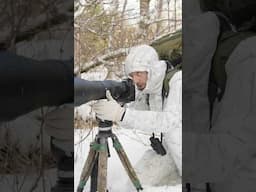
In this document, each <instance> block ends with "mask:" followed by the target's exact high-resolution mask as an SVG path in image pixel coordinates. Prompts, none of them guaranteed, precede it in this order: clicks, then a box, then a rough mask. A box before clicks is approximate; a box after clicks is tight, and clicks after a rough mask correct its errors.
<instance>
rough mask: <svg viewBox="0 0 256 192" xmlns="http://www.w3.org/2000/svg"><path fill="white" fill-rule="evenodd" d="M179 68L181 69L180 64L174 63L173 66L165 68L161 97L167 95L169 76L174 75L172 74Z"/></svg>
mask: <svg viewBox="0 0 256 192" xmlns="http://www.w3.org/2000/svg"><path fill="white" fill-rule="evenodd" d="M180 70H181V64H179V65H176V66H175V67H174V68H172V69H168V70H167V72H166V74H165V77H164V81H163V97H168V94H169V89H170V87H169V82H170V80H171V78H172V77H173V76H174V74H175V73H176V72H178V71H180Z"/></svg>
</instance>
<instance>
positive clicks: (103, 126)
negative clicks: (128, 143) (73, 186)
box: [77, 121, 143, 192]
mask: <svg viewBox="0 0 256 192" xmlns="http://www.w3.org/2000/svg"><path fill="white" fill-rule="evenodd" d="M112 125H113V123H112V122H111V121H99V132H98V134H97V135H96V137H95V140H94V141H93V142H92V143H91V144H90V151H89V155H88V157H87V159H86V162H85V164H84V167H83V170H82V174H81V177H80V182H79V186H78V188H77V192H83V189H84V186H85V185H86V182H87V180H88V179H89V177H90V176H91V188H90V192H107V191H108V190H107V161H108V157H110V153H109V146H108V138H111V139H112V142H113V147H114V148H115V150H116V152H117V154H118V156H119V158H120V160H121V162H122V165H123V166H124V168H125V170H126V172H127V174H128V176H129V178H130V180H131V181H132V183H133V185H134V187H135V188H136V189H137V191H140V190H142V189H143V188H142V186H141V184H140V181H139V179H138V177H137V175H136V173H135V171H134V169H133V167H132V165H131V163H130V161H129V159H128V157H127V155H126V153H125V151H124V149H123V147H122V145H121V143H120V142H119V140H118V138H117V136H116V135H115V134H114V133H112Z"/></svg>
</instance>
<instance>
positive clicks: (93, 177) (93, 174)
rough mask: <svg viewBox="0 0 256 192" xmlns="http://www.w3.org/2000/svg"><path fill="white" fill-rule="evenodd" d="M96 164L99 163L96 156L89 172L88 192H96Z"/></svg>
mask: <svg viewBox="0 0 256 192" xmlns="http://www.w3.org/2000/svg"><path fill="white" fill-rule="evenodd" d="M98 162H99V156H98V155H97V158H96V160H95V162H94V166H93V169H92V172H91V187H90V192H97V182H98Z"/></svg>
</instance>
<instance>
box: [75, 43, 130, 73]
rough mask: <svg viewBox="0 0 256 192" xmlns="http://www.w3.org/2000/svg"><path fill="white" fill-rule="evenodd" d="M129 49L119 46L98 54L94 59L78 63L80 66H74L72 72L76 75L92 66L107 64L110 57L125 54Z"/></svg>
mask: <svg viewBox="0 0 256 192" xmlns="http://www.w3.org/2000/svg"><path fill="white" fill-rule="evenodd" d="M129 50H130V48H120V49H117V50H115V51H111V52H109V53H107V54H105V55H102V56H99V57H97V58H96V59H94V60H93V61H90V62H87V63H85V64H83V65H80V68H79V66H76V67H75V68H74V73H75V74H76V75H77V74H79V73H85V72H88V71H89V70H91V69H92V68H95V67H97V66H100V65H102V64H108V63H109V60H111V59H114V58H118V57H121V56H125V55H127V53H128V52H129Z"/></svg>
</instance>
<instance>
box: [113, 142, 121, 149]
mask: <svg viewBox="0 0 256 192" xmlns="http://www.w3.org/2000/svg"><path fill="white" fill-rule="evenodd" d="M113 146H114V148H115V149H116V150H118V151H120V150H121V149H122V145H121V143H119V142H118V141H114V142H113Z"/></svg>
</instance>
